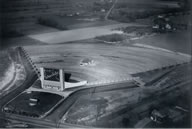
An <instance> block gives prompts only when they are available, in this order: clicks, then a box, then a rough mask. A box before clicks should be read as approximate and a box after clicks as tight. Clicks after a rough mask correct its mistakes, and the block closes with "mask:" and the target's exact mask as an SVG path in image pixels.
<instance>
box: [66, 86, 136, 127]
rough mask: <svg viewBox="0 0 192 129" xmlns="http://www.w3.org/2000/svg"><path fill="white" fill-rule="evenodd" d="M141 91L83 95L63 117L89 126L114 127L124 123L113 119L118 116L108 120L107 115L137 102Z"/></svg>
mask: <svg viewBox="0 0 192 129" xmlns="http://www.w3.org/2000/svg"><path fill="white" fill-rule="evenodd" d="M139 92H140V90H139V89H137V88H136V89H124V90H116V91H109V92H101V93H93V94H89V95H83V96H81V97H80V98H79V99H78V100H76V103H75V104H73V106H72V107H71V108H70V109H69V110H68V111H67V113H66V114H65V115H64V117H63V119H65V122H68V123H73V124H80V125H87V126H97V127H98V126H100V127H113V126H114V125H118V124H119V125H122V123H118V122H115V121H113V120H114V119H115V117H116V116H114V117H113V118H111V120H106V118H105V117H107V116H109V115H112V114H113V113H114V112H117V111H118V110H120V109H122V108H126V106H128V105H131V104H134V103H137V102H138V100H139V95H140V94H139ZM117 117H118V116H117ZM122 117H123V115H122ZM111 121H113V122H114V123H111ZM109 123H110V124H109Z"/></svg>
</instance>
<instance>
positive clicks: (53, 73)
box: [44, 68, 60, 82]
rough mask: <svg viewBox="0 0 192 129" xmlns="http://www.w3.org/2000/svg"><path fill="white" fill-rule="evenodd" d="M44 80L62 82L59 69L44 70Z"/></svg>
mask: <svg viewBox="0 0 192 129" xmlns="http://www.w3.org/2000/svg"><path fill="white" fill-rule="evenodd" d="M44 80H48V81H57V82H58V81H60V79H59V69H51V68H44Z"/></svg>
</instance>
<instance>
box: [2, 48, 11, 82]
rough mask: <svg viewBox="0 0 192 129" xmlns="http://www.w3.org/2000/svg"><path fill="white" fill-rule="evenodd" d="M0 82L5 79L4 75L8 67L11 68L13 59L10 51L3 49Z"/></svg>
mask: <svg viewBox="0 0 192 129" xmlns="http://www.w3.org/2000/svg"><path fill="white" fill-rule="evenodd" d="M0 59H1V61H0V83H1V81H3V80H2V79H3V77H4V75H5V72H6V71H7V69H8V68H9V66H10V64H11V60H10V58H9V56H8V52H7V51H1V52H0Z"/></svg>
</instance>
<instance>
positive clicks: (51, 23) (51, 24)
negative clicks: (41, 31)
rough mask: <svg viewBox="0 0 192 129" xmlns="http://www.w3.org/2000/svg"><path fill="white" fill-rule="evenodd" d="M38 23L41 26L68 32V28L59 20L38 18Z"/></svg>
mask: <svg viewBox="0 0 192 129" xmlns="http://www.w3.org/2000/svg"><path fill="white" fill-rule="evenodd" d="M38 23H39V24H41V25H45V26H49V27H54V28H57V29H59V30H68V28H67V27H66V26H63V25H61V24H60V23H59V22H58V21H57V20H55V19H54V18H52V17H40V18H38Z"/></svg>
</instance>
